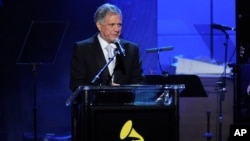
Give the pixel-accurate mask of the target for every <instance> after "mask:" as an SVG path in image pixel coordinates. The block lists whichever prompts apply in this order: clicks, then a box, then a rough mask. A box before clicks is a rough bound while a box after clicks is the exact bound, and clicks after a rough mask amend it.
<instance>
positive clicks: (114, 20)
mask: <svg viewBox="0 0 250 141" xmlns="http://www.w3.org/2000/svg"><path fill="white" fill-rule="evenodd" d="M96 26H97V28H98V30H99V31H100V34H101V36H102V38H103V39H104V40H106V41H107V42H108V43H111V42H113V41H114V40H115V39H116V38H118V37H119V36H120V34H121V29H122V19H121V16H120V15H118V14H115V15H114V14H107V15H106V17H105V21H104V22H103V23H101V22H97V23H96Z"/></svg>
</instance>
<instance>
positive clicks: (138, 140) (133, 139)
mask: <svg viewBox="0 0 250 141" xmlns="http://www.w3.org/2000/svg"><path fill="white" fill-rule="evenodd" d="M132 125H133V123H132V120H128V121H126V122H125V124H124V125H123V126H122V129H121V132H120V139H121V140H126V141H144V139H143V137H142V136H141V135H140V134H139V133H137V132H136V130H135V129H134V128H133V127H132Z"/></svg>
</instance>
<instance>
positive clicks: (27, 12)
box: [0, 0, 250, 141]
mask: <svg viewBox="0 0 250 141" xmlns="http://www.w3.org/2000/svg"><path fill="white" fill-rule="evenodd" d="M104 2H106V1H105V0H94V1H93V0H74V1H70V2H69V1H67V0H53V1H51V0H36V1H32V0H22V1H20V0H1V1H0V76H1V77H0V78H1V80H0V141H21V140H22V139H23V138H24V136H25V133H32V131H33V121H34V119H33V114H34V113H33V110H34V95H35V94H36V96H37V101H36V102H37V103H36V104H37V128H38V132H39V134H45V133H54V134H68V133H69V132H70V131H71V117H70V116H71V113H70V108H69V107H66V106H65V100H66V99H67V98H68V96H69V95H70V94H71V92H70V90H69V86H68V83H69V82H68V80H69V69H70V58H71V51H72V45H73V43H74V42H75V41H78V40H82V39H84V38H86V37H89V36H92V35H93V34H94V33H95V32H96V27H95V24H94V22H93V13H94V11H95V10H96V7H98V6H99V5H100V4H102V3H104ZM110 2H114V3H116V4H117V5H118V6H120V7H121V9H122V10H123V11H124V10H125V11H128V13H130V14H128V13H124V17H125V18H124V19H129V17H132V18H131V19H129V20H126V21H124V25H127V26H125V27H124V29H123V30H124V31H127V32H124V33H123V36H124V37H126V38H127V37H128V39H132V41H136V42H137V41H138V42H139V43H140V45H141V46H142V47H143V48H141V54H142V57H143V61H144V65H145V66H149V65H151V64H155V63H154V61H156V58H157V57H156V56H154V55H151V54H150V55H149V54H147V56H149V57H145V56H146V55H145V53H144V51H145V48H150V47H156V46H157V41H158V40H157V37H156V35H157V33H156V32H157V31H156V29H157V26H156V24H157V21H156V20H155V18H156V16H155V15H156V13H157V10H156V9H157V2H155V1H154V0H148V1H145V2H144V1H143V2H142V0H141V1H140V0H134V1H133V2H132V1H126V2H124V1H119V0H117V1H116V0H110ZM194 3H195V2H193V3H192V4H194ZM246 3H247V1H246V0H245V1H240V2H238V1H237V3H236V11H235V12H236V28H237V33H236V35H237V43H236V51H237V57H236V58H237V61H238V63H239V64H247V63H248V59H249V46H248V45H249V41H250V40H249V39H248V37H246V36H245V35H246V34H248V33H249V31H250V30H249V26H248V25H250V23H249V15H250V14H249V13H250V12H249V7H248V6H247V4H246ZM224 4H225V3H221V5H224ZM138 7H139V8H138ZM177 7H178V5H177ZM148 9H150V10H148ZM218 9H220V8H218ZM138 11H140V12H138ZM239 15H240V16H239ZM149 17H152V18H149ZM222 17H223V16H222ZM224 17H225V16H224ZM32 21H63V22H67V23H69V25H68V28H67V30H66V34H65V36H64V38H63V40H62V44H61V46H60V48H59V50H58V54H57V56H56V57H55V62H54V63H51V64H48V65H45V64H42V65H40V66H39V67H37V68H36V70H37V77H36V78H37V79H36V81H35V82H37V83H36V87H35V88H36V93H34V74H33V72H32V69H33V65H32V64H31V65H17V64H16V62H17V59H18V56H19V54H20V51H21V50H22V48H23V44H24V41H25V37H26V35H27V32H28V29H29V27H30V24H31V22H32ZM139 21H143V22H142V23H141V22H139ZM135 24H137V25H136V27H135ZM128 29H129V30H128ZM138 31H139V32H138ZM141 33H142V34H141ZM142 35H143V36H144V37H145V38H144V39H142V38H141V36H142ZM170 36H177V38H178V37H179V36H180V35H170ZM187 36H189V37H191V38H193V35H192V34H191V35H187ZM209 36H210V35H209ZM184 37H186V35H185V36H184ZM222 38H223V39H224V35H222ZM179 42H183V41H182V40H180V41H179ZM183 44H185V42H184V43H183ZM242 45H243V47H244V48H245V49H246V53H245V54H244V55H243V57H241V56H240V46H242ZM222 51H224V50H222ZM189 52H191V53H195V51H193V50H192V51H189ZM197 52H199V51H197ZM218 54H223V52H218ZM45 56H46V54H45ZM162 60H167V58H163V59H162ZM145 71H148V70H146V69H145ZM244 72H248V71H244ZM242 76H243V77H244V75H242ZM237 79H238V80H237V81H241V78H237ZM242 91H243V90H242ZM239 93H240V92H239ZM241 98H242V97H239V98H237V99H236V100H241ZM243 101H244V99H243ZM237 103H241V101H237ZM244 108H245V107H244ZM236 111H241V109H236ZM239 119H241V118H239ZM236 122H239V121H236Z"/></svg>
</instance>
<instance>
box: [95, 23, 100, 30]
mask: <svg viewBox="0 0 250 141" xmlns="http://www.w3.org/2000/svg"><path fill="white" fill-rule="evenodd" d="M96 27H97V28H98V30H99V31H100V30H101V23H100V22H96Z"/></svg>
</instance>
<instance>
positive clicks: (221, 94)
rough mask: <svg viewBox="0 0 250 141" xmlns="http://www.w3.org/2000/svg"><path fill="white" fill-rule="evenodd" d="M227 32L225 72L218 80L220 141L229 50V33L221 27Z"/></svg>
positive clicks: (220, 139) (219, 139) (219, 140)
mask: <svg viewBox="0 0 250 141" xmlns="http://www.w3.org/2000/svg"><path fill="white" fill-rule="evenodd" d="M221 30H222V32H223V33H225V36H226V41H225V42H224V46H225V58H224V72H223V75H222V78H221V80H220V81H218V82H216V83H217V84H218V86H219V89H218V94H219V112H218V128H219V129H218V141H222V101H223V100H224V99H225V93H226V69H227V50H228V39H229V35H228V33H227V32H226V31H225V29H221Z"/></svg>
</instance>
